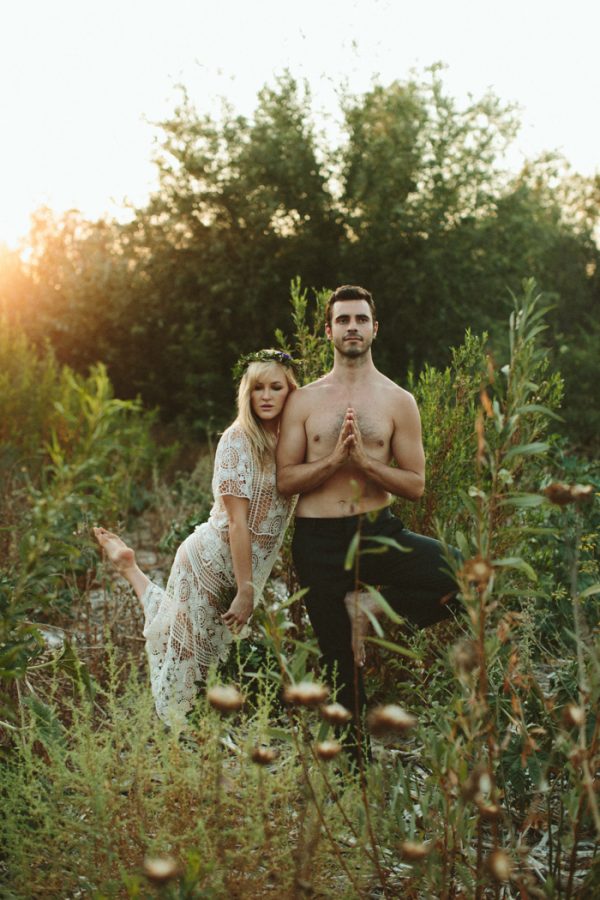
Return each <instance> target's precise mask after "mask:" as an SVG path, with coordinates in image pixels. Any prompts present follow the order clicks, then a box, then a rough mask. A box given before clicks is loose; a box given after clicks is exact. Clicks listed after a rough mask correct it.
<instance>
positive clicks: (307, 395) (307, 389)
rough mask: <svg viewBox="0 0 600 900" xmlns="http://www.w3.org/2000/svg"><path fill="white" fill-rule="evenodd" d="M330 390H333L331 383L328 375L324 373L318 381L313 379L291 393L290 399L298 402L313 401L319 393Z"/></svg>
mask: <svg viewBox="0 0 600 900" xmlns="http://www.w3.org/2000/svg"><path fill="white" fill-rule="evenodd" d="M328 390H331V384H330V381H329V379H328V377H327V375H323V377H322V378H317V380H316V381H311V382H309V383H308V384H305V385H303V386H302V387H301V388H298V390H297V391H294V392H293V394H291V396H290V398H289V399H290V400H293V401H294V403H296V404H302V403H312V402H313V401H314V398H315V397H316V396H317V395H318V394H321V393H324V392H326V391H328ZM288 402H289V401H288Z"/></svg>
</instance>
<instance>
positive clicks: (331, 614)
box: [292, 519, 368, 757]
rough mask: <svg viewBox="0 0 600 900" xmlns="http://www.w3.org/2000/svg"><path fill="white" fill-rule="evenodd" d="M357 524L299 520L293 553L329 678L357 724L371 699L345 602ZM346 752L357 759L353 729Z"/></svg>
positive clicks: (337, 695)
mask: <svg viewBox="0 0 600 900" xmlns="http://www.w3.org/2000/svg"><path fill="white" fill-rule="evenodd" d="M353 524H354V525H355V524H356V523H355V522H354V523H350V522H348V520H346V519H297V520H296V529H295V532H294V541H293V544H292V555H293V558H294V565H295V567H296V572H297V575H298V579H299V581H300V584H301V586H302V587H304V588H308V592H307V594H306V595H305V597H304V602H305V605H306V610H307V612H308V616H309V618H310V622H311V625H312V627H313V629H314V632H315V635H316V637H317V640H318V642H319V648H320V650H321V654H322V664H323V666H324V668H325V670H326V677H327V679H328V682H329V684H330V685H332V686H335V688H336V699H337V701H338V702H339V703H341V704H342V705H343V706H345V707H346V708H347V709H348V710H350V712H352V714H353V716H354V718H355V721H356V717H357V715H358V716H359V717H361V716H362V714H363V712H364V708H365V703H366V697H365V690H364V682H363V677H362V671H361V669H360V668H358V667H357V666H356V665H355V660H354V653H353V648H352V625H351V622H350V618H349V616H348V611H347V609H346V605H345V603H344V597H345V595H346V593H347V592H348V591H349V590H351V589H352V587H353V577H352V573H349V572H346V571H344V560H345V557H346V552H347V549H348V544H349V542H350V540H351V538H352V533H353V530H352V529H353ZM347 749H348V751H349V752H350V753H351V755H352V756H354V757H356V755H357V739H356V733H355V731H354V729H353V735H352V739H351V740H350V741H349V742H348V744H347ZM367 752H368V751H367Z"/></svg>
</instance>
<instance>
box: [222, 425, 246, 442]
mask: <svg viewBox="0 0 600 900" xmlns="http://www.w3.org/2000/svg"><path fill="white" fill-rule="evenodd" d="M219 443H220V444H227V443H237V444H243V445H245V446H247V447H250V439H249V438H248V435H247V434H246V432H245V431H244V429H243V428H242V426H241V425H240V424H239V422H237V421H235V422H232V423H231V425H229V427H228V428H226V429H225V431H224V432H223V433H222V435H221V437H220V439H219Z"/></svg>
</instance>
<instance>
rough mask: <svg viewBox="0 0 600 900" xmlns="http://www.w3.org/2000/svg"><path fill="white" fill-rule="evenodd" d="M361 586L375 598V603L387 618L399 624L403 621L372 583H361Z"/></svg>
mask: <svg viewBox="0 0 600 900" xmlns="http://www.w3.org/2000/svg"><path fill="white" fill-rule="evenodd" d="M361 587H363V588H365V590H367V591H368V592H369V594H370V596H371V597H372V598H373V600H375V602H376V603H377V605H378V606H380V607H381V609H382V610H383V612H384V613H385V614H386V616H387V617H388V619H391V620H392V622H395V623H396V625H399V624H400V623H401V622H402V621H403V619H402V616H399V615H398V613H397V612H395V610H393V609H392V607H391V606H390V604H389V603H388V602H387V600H386V599H385V597H384V596H383V594H381V593H380V592H379V591H378V590H377V588H374V587H373V585H372V584H362V585H361Z"/></svg>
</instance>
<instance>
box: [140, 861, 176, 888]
mask: <svg viewBox="0 0 600 900" xmlns="http://www.w3.org/2000/svg"><path fill="white" fill-rule="evenodd" d="M144 875H145V876H146V878H147V879H148V880H149V881H152V882H153V883H154V884H166V883H167V882H168V881H172V880H173V878H177V876H178V875H179V865H178V863H177V861H176V860H174V859H173V857H172V856H156V857H150V856H147V857H146V859H145V860H144Z"/></svg>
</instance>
